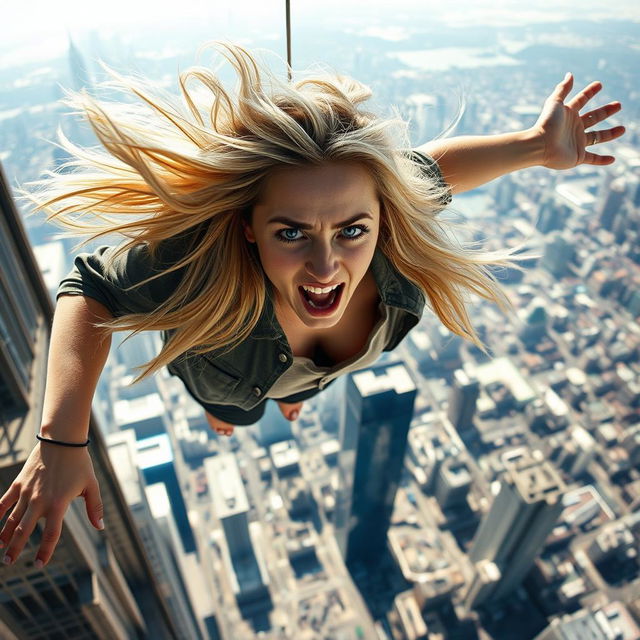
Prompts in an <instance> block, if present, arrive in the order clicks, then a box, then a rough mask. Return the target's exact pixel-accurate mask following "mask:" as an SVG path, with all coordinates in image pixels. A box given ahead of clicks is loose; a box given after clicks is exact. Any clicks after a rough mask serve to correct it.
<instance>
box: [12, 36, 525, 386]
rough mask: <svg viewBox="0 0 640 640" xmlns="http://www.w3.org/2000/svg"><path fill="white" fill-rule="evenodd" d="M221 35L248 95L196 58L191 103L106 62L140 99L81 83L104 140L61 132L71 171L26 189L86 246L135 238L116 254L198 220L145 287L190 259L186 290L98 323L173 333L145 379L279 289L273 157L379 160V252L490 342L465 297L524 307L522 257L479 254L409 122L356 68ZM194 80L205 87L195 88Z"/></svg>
mask: <svg viewBox="0 0 640 640" xmlns="http://www.w3.org/2000/svg"><path fill="white" fill-rule="evenodd" d="M210 44H211V43H209V44H207V45H205V46H210ZM213 44H214V45H215V46H216V47H217V49H218V50H219V51H220V52H221V54H222V55H223V56H224V58H226V60H227V61H228V62H229V63H230V64H231V65H232V67H233V69H234V70H235V73H236V74H237V80H238V81H237V85H236V89H235V93H231V92H229V91H228V90H227V89H225V88H223V86H222V84H221V81H220V79H219V78H218V76H217V75H216V73H215V72H214V71H212V70H211V69H209V68H205V67H203V66H194V67H190V68H189V69H187V70H186V71H184V72H182V73H180V75H179V84H180V91H181V93H182V98H183V103H181V102H180V101H179V99H178V98H177V96H169V95H164V92H162V91H161V90H159V88H158V87H155V86H153V85H152V84H150V83H149V82H148V81H146V80H144V79H142V78H138V77H133V76H128V77H124V76H122V75H120V74H119V73H117V72H115V71H113V70H112V69H110V68H108V67H107V66H106V65H104V63H103V64H102V66H103V67H104V69H105V70H106V71H107V72H108V73H109V74H110V75H111V77H112V78H113V80H112V81H105V82H103V83H102V84H101V86H104V87H105V88H116V89H118V90H124V91H128V92H131V93H132V94H134V95H135V96H136V97H137V98H138V99H139V100H140V101H142V103H143V104H139V103H136V102H120V103H119V102H107V101H106V100H99V99H97V98H96V97H94V96H92V95H90V94H88V93H87V92H86V91H84V90H83V91H80V92H71V91H68V92H67V98H66V99H65V101H64V102H65V103H66V104H68V105H69V106H71V107H76V108H77V109H78V111H79V113H81V114H83V115H84V116H85V117H86V118H87V119H88V121H89V123H90V125H91V127H92V128H93V130H94V132H95V134H96V136H97V138H98V140H99V141H100V143H101V144H102V146H103V147H104V151H103V150H101V149H99V148H97V149H96V148H92V149H89V148H80V147H78V146H76V145H74V144H73V143H72V142H70V141H69V140H68V139H67V138H66V137H65V136H64V134H63V133H62V131H61V130H60V129H59V130H58V137H59V140H60V145H61V146H62V148H64V149H65V150H66V151H67V152H69V153H70V154H72V157H74V158H75V159H74V160H72V161H69V162H68V163H66V164H65V165H63V167H61V169H64V172H60V171H59V172H58V173H54V172H48V174H47V178H46V179H44V180H40V181H36V182H34V183H30V184H35V185H39V186H41V187H42V189H40V190H34V191H33V192H31V193H29V192H25V191H22V193H23V194H25V195H26V197H27V198H28V199H29V200H30V201H31V202H33V203H34V204H35V205H36V208H35V210H36V211H38V210H45V211H47V212H48V216H47V220H53V221H55V222H57V223H60V224H61V225H62V226H63V227H65V228H66V229H69V230H71V232H72V233H73V234H74V235H78V234H80V235H82V236H89V237H88V238H87V239H86V240H85V241H84V242H81V243H80V244H79V245H78V246H82V245H84V244H86V243H88V242H90V241H92V240H96V239H98V238H101V237H104V236H110V235H112V234H114V233H117V234H121V235H122V236H124V237H125V238H126V239H128V240H126V241H125V242H123V243H121V245H119V246H118V248H117V250H116V251H115V253H114V254H113V256H112V257H113V258H115V257H116V256H118V255H120V254H122V253H123V252H125V251H128V250H130V249H131V248H133V247H135V246H136V245H139V244H141V243H144V244H145V245H146V246H147V248H148V251H149V254H150V255H151V256H152V257H155V256H157V255H158V252H159V249H160V247H161V246H162V244H161V243H163V241H166V240H169V239H170V238H174V237H175V236H177V235H179V234H182V233H185V234H187V235H189V232H190V231H193V230H198V231H199V233H195V234H191V235H190V237H191V243H190V244H187V245H186V247H185V252H184V254H183V255H182V256H181V258H180V259H179V260H178V261H177V262H175V263H174V264H172V265H169V266H168V267H167V269H166V270H165V271H159V272H158V273H157V274H155V275H154V276H152V277H151V278H148V279H147V280H144V281H143V282H141V283H137V284H136V285H134V286H138V285H140V284H144V283H147V282H149V281H150V280H152V279H153V278H156V277H160V276H162V275H164V274H166V273H168V272H170V271H174V270H177V269H184V276H183V279H182V281H181V284H180V286H179V287H178V288H177V289H176V290H175V291H171V292H170V295H169V296H168V298H167V299H166V300H165V301H164V302H163V303H162V304H160V305H159V306H158V307H157V308H156V309H154V310H152V311H151V312H149V313H135V314H128V315H124V316H120V317H117V318H114V319H113V320H110V321H108V322H103V323H96V326H100V327H103V328H105V329H106V330H127V331H133V332H134V333H137V332H139V331H143V330H169V329H175V332H172V333H173V335H172V336H171V339H170V340H168V342H167V343H166V344H165V345H164V347H163V349H162V351H161V352H160V353H159V355H158V356H157V357H155V358H153V359H152V360H150V361H149V362H147V363H146V364H145V365H144V366H142V367H140V368H141V369H143V371H142V373H141V374H140V375H139V376H138V378H137V379H136V381H138V380H140V379H142V378H144V377H146V376H147V375H149V374H151V373H153V372H155V371H156V370H158V369H159V368H160V367H162V366H164V365H166V364H168V363H169V362H171V361H172V360H174V359H175V358H177V357H178V356H180V355H182V354H184V353H185V352H187V351H188V350H191V351H193V352H199V353H202V352H205V351H213V350H222V351H224V350H228V349H231V348H233V346H234V345H235V344H237V343H239V342H241V341H243V340H245V339H246V338H247V337H248V336H249V334H250V333H251V331H252V330H253V328H254V327H255V325H256V323H257V322H258V319H259V317H260V314H261V312H262V310H263V307H264V304H265V297H266V287H265V280H264V273H263V270H262V267H261V265H260V262H259V259H257V258H256V253H255V251H254V248H253V247H252V246H251V245H250V243H248V242H247V241H246V239H245V236H244V233H243V229H242V224H241V221H242V219H243V217H244V219H247V218H248V217H249V216H250V215H251V210H252V205H253V203H254V202H255V201H256V200H257V198H258V196H259V194H260V190H261V188H262V185H263V183H264V182H265V179H266V178H268V176H269V175H270V174H271V172H273V171H274V169H277V168H280V167H283V166H288V165H292V166H298V165H308V166H314V165H320V164H321V163H324V162H328V161H352V162H358V163H361V164H362V165H363V166H365V167H366V168H367V170H368V171H369V174H370V175H371V176H372V178H373V180H374V182H375V184H376V186H377V189H378V194H379V197H380V200H381V221H380V236H379V248H380V250H381V251H382V252H383V253H384V254H385V255H386V257H387V258H388V259H389V260H390V261H391V263H392V264H393V265H394V266H395V267H396V268H397V269H398V271H400V272H401V273H402V274H404V276H406V277H407V278H408V279H409V280H411V281H412V282H413V283H415V284H416V285H417V286H418V287H419V288H420V289H421V290H422V291H423V292H424V294H425V297H426V299H427V302H428V304H429V305H430V307H431V308H432V310H433V311H434V312H435V313H436V314H437V316H438V317H439V319H440V320H441V321H442V323H443V324H444V325H445V326H446V327H447V328H448V329H449V330H451V331H452V332H453V333H455V334H458V335H460V336H462V337H464V338H465V339H468V340H470V341H471V342H473V343H474V344H476V345H477V346H478V347H479V348H481V349H482V350H483V351H485V352H486V349H485V347H484V345H483V344H482V342H481V341H480V339H479V338H478V335H477V334H476V332H475V330H474V328H473V326H472V323H471V320H470V318H469V315H468V313H467V309H466V304H467V303H468V302H469V299H468V294H469V293H473V294H476V295H478V296H480V297H481V298H484V299H486V300H490V301H493V302H495V303H497V304H498V305H499V307H500V308H501V309H502V310H503V311H513V307H512V304H511V302H510V300H509V299H508V297H507V296H506V295H505V293H504V292H503V291H502V289H501V287H500V285H499V283H498V282H497V281H496V279H495V277H494V275H493V273H492V271H491V269H490V267H495V266H501V267H515V268H517V269H521V268H520V267H519V266H517V265H515V264H514V263H513V261H512V260H513V259H515V260H517V259H518V258H517V257H516V258H514V256H513V255H512V254H513V252H514V249H511V250H505V251H494V252H482V251H477V250H471V249H470V248H468V247H465V246H463V245H461V244H460V243H459V242H457V241H456V240H454V239H452V238H451V237H450V235H449V233H448V231H449V229H450V226H451V223H450V222H447V221H445V220H440V219H436V214H437V213H438V212H439V211H440V210H441V209H442V205H441V204H440V200H441V198H443V197H444V196H445V195H446V193H447V188H446V187H443V186H442V185H438V184H436V181H435V180H428V179H425V177H424V174H423V173H422V169H421V167H420V165H419V164H418V163H417V162H416V161H414V160H412V159H411V158H410V157H409V156H408V155H407V154H406V153H403V149H404V150H405V151H406V149H407V148H408V147H409V144H408V133H407V125H406V123H405V122H403V121H402V120H401V119H399V118H391V119H384V118H381V117H377V116H375V115H374V114H372V113H369V112H366V111H363V110H361V108H360V107H359V105H360V104H361V103H363V102H364V101H366V100H367V99H368V98H369V97H370V95H371V91H370V90H369V88H368V87H366V86H364V85H362V84H360V83H359V82H357V81H355V80H353V79H350V78H347V77H344V76H341V75H336V74H329V73H326V72H322V73H315V74H311V75H307V76H306V77H304V78H303V79H301V80H299V81H296V82H291V83H288V82H286V81H281V80H279V79H278V78H276V77H275V76H274V74H273V73H271V72H270V71H269V70H268V69H266V68H265V67H264V66H263V65H259V64H258V62H257V60H256V58H255V57H254V56H253V55H252V54H250V53H249V52H248V51H247V50H245V49H243V48H242V47H240V46H235V45H231V44H225V43H213ZM191 80H197V81H199V82H200V83H201V84H202V85H203V87H200V88H199V90H198V91H194V90H189V89H188V88H187V84H188V83H189V82H190V81H191ZM398 132H400V134H398ZM69 169H71V171H69Z"/></svg>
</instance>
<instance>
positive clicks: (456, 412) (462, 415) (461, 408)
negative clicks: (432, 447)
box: [447, 369, 480, 433]
mask: <svg viewBox="0 0 640 640" xmlns="http://www.w3.org/2000/svg"><path fill="white" fill-rule="evenodd" d="M479 395H480V383H479V382H478V379H477V378H476V376H475V375H470V374H468V373H467V372H466V371H464V370H463V369H456V371H455V373H454V374H453V384H452V385H451V392H450V395H449V408H448V410H447V417H448V418H449V421H450V422H451V424H452V425H453V426H454V427H455V428H456V429H457V430H458V431H459V432H460V433H465V432H466V431H468V430H469V428H470V427H472V426H473V415H474V414H475V412H476V402H477V400H478V396H479Z"/></svg>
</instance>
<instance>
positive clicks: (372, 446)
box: [334, 362, 416, 565]
mask: <svg viewBox="0 0 640 640" xmlns="http://www.w3.org/2000/svg"><path fill="white" fill-rule="evenodd" d="M415 397H416V386H415V384H414V382H413V380H412V379H411V376H410V375H409V372H408V370H407V368H406V367H405V366H404V364H402V363H399V362H395V363H389V364H383V365H378V366H375V367H372V368H369V369H365V370H363V371H359V372H357V373H353V374H351V375H349V376H348V379H347V383H346V394H345V403H344V409H343V413H342V415H341V417H340V441H341V451H340V454H339V458H338V467H339V477H340V486H339V489H338V498H337V504H336V511H335V519H334V524H335V533H336V538H337V541H338V546H339V548H340V550H341V552H342V556H343V558H344V559H345V562H346V564H347V565H350V564H352V563H356V562H363V563H367V562H368V561H375V559H376V557H377V556H378V555H379V553H380V552H381V551H382V550H384V547H385V544H386V537H387V530H388V528H389V522H390V519H391V513H392V510H393V502H394V499H395V496H396V491H397V489H398V483H399V482H400V475H401V472H402V468H403V464H404V455H405V450H406V445H407V434H408V432H409V425H410V423H411V418H412V416H413V405H414V401H415Z"/></svg>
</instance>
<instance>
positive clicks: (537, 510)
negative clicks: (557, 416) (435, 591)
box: [465, 450, 564, 609]
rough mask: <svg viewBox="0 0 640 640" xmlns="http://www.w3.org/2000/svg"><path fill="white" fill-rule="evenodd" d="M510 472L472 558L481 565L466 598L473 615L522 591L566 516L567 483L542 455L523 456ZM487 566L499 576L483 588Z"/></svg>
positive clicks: (511, 465)
mask: <svg viewBox="0 0 640 640" xmlns="http://www.w3.org/2000/svg"><path fill="white" fill-rule="evenodd" d="M505 466H506V467H507V470H506V471H505V474H504V477H503V479H502V481H501V483H500V491H499V493H498V495H497V496H496V497H495V499H494V501H493V504H492V505H491V509H490V510H489V513H488V514H487V515H486V516H485V517H484V519H483V521H482V523H481V524H480V528H479V529H478V532H477V533H476V536H475V538H474V540H473V545H472V548H471V551H470V553H469V558H470V560H471V561H472V562H473V563H474V564H475V565H476V578H475V579H474V583H473V584H472V588H470V589H469V590H468V592H467V595H466V598H465V605H466V607H467V608H469V609H471V608H474V607H476V606H479V605H481V604H483V603H484V602H486V601H489V600H490V601H492V602H495V601H497V600H500V599H501V598H503V597H505V596H507V595H509V593H511V592H512V591H513V590H515V589H516V588H517V587H518V586H519V584H520V582H521V581H522V579H523V578H524V577H525V575H526V574H527V572H528V571H529V569H530V568H531V564H532V562H533V560H534V558H535V557H536V555H537V554H538V553H539V552H540V551H541V550H542V548H543V546H544V543H545V541H546V539H547V536H548V535H549V533H550V532H551V530H552V529H553V527H554V526H555V523H556V519H557V517H558V515H559V514H560V512H561V511H562V500H561V498H562V494H563V492H564V483H563V482H562V480H561V478H560V477H559V475H558V473H557V472H556V470H555V469H554V468H553V466H552V465H551V464H550V463H549V462H547V461H546V460H545V459H544V456H543V455H542V452H541V451H534V452H533V453H529V452H528V451H527V450H524V452H523V453H522V455H520V456H519V457H517V458H512V459H511V460H510V461H506V462H505ZM485 561H489V562H491V563H493V564H495V565H496V567H497V569H498V571H492V572H491V573H490V577H491V580H490V581H489V582H487V581H486V580H485V581H482V582H483V584H484V586H483V587H482V588H479V587H478V584H479V583H478V580H477V578H478V576H479V575H480V573H482V572H483V571H485V569H486V567H487V566H488V565H487V563H486V562H485ZM487 575H489V574H487ZM476 583H478V584H476ZM487 585H489V586H487ZM490 585H493V588H490Z"/></svg>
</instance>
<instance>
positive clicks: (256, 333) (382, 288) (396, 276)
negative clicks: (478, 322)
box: [251, 247, 425, 340]
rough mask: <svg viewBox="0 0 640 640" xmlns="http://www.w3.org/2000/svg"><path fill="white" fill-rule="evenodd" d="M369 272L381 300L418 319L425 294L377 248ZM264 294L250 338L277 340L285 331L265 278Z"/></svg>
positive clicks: (269, 285) (270, 286) (271, 287)
mask: <svg viewBox="0 0 640 640" xmlns="http://www.w3.org/2000/svg"><path fill="white" fill-rule="evenodd" d="M370 268H371V273H372V274H373V277H374V279H375V281H376V285H377V287H378V293H379V294H380V299H381V300H382V302H383V303H384V304H386V305H387V306H390V307H398V308H399V309H403V310H405V311H407V312H409V313H412V314H413V315H415V316H417V317H418V318H420V317H421V316H422V311H423V309H424V305H425V297H424V294H423V293H422V291H421V290H420V288H419V287H417V286H416V285H415V284H413V283H412V282H411V281H410V280H408V279H407V278H406V277H405V276H403V275H402V274H401V273H400V272H399V271H398V270H397V269H396V268H395V267H394V266H393V264H392V263H391V261H390V260H389V258H387V256H385V255H384V253H383V252H382V250H381V249H380V248H379V247H376V249H375V251H374V254H373V259H372V260H371V267H370ZM264 281H265V287H266V297H265V302H264V307H263V309H262V314H261V315H260V318H259V320H258V324H256V326H255V327H254V329H253V331H252V332H251V337H252V338H270V339H272V340H277V339H278V338H280V337H282V336H283V335H284V331H283V329H282V327H281V326H280V323H279V322H278V319H277V318H276V313H275V307H274V303H273V301H274V291H273V285H272V284H271V281H270V280H269V279H268V278H267V277H266V275H265V277H264Z"/></svg>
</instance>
